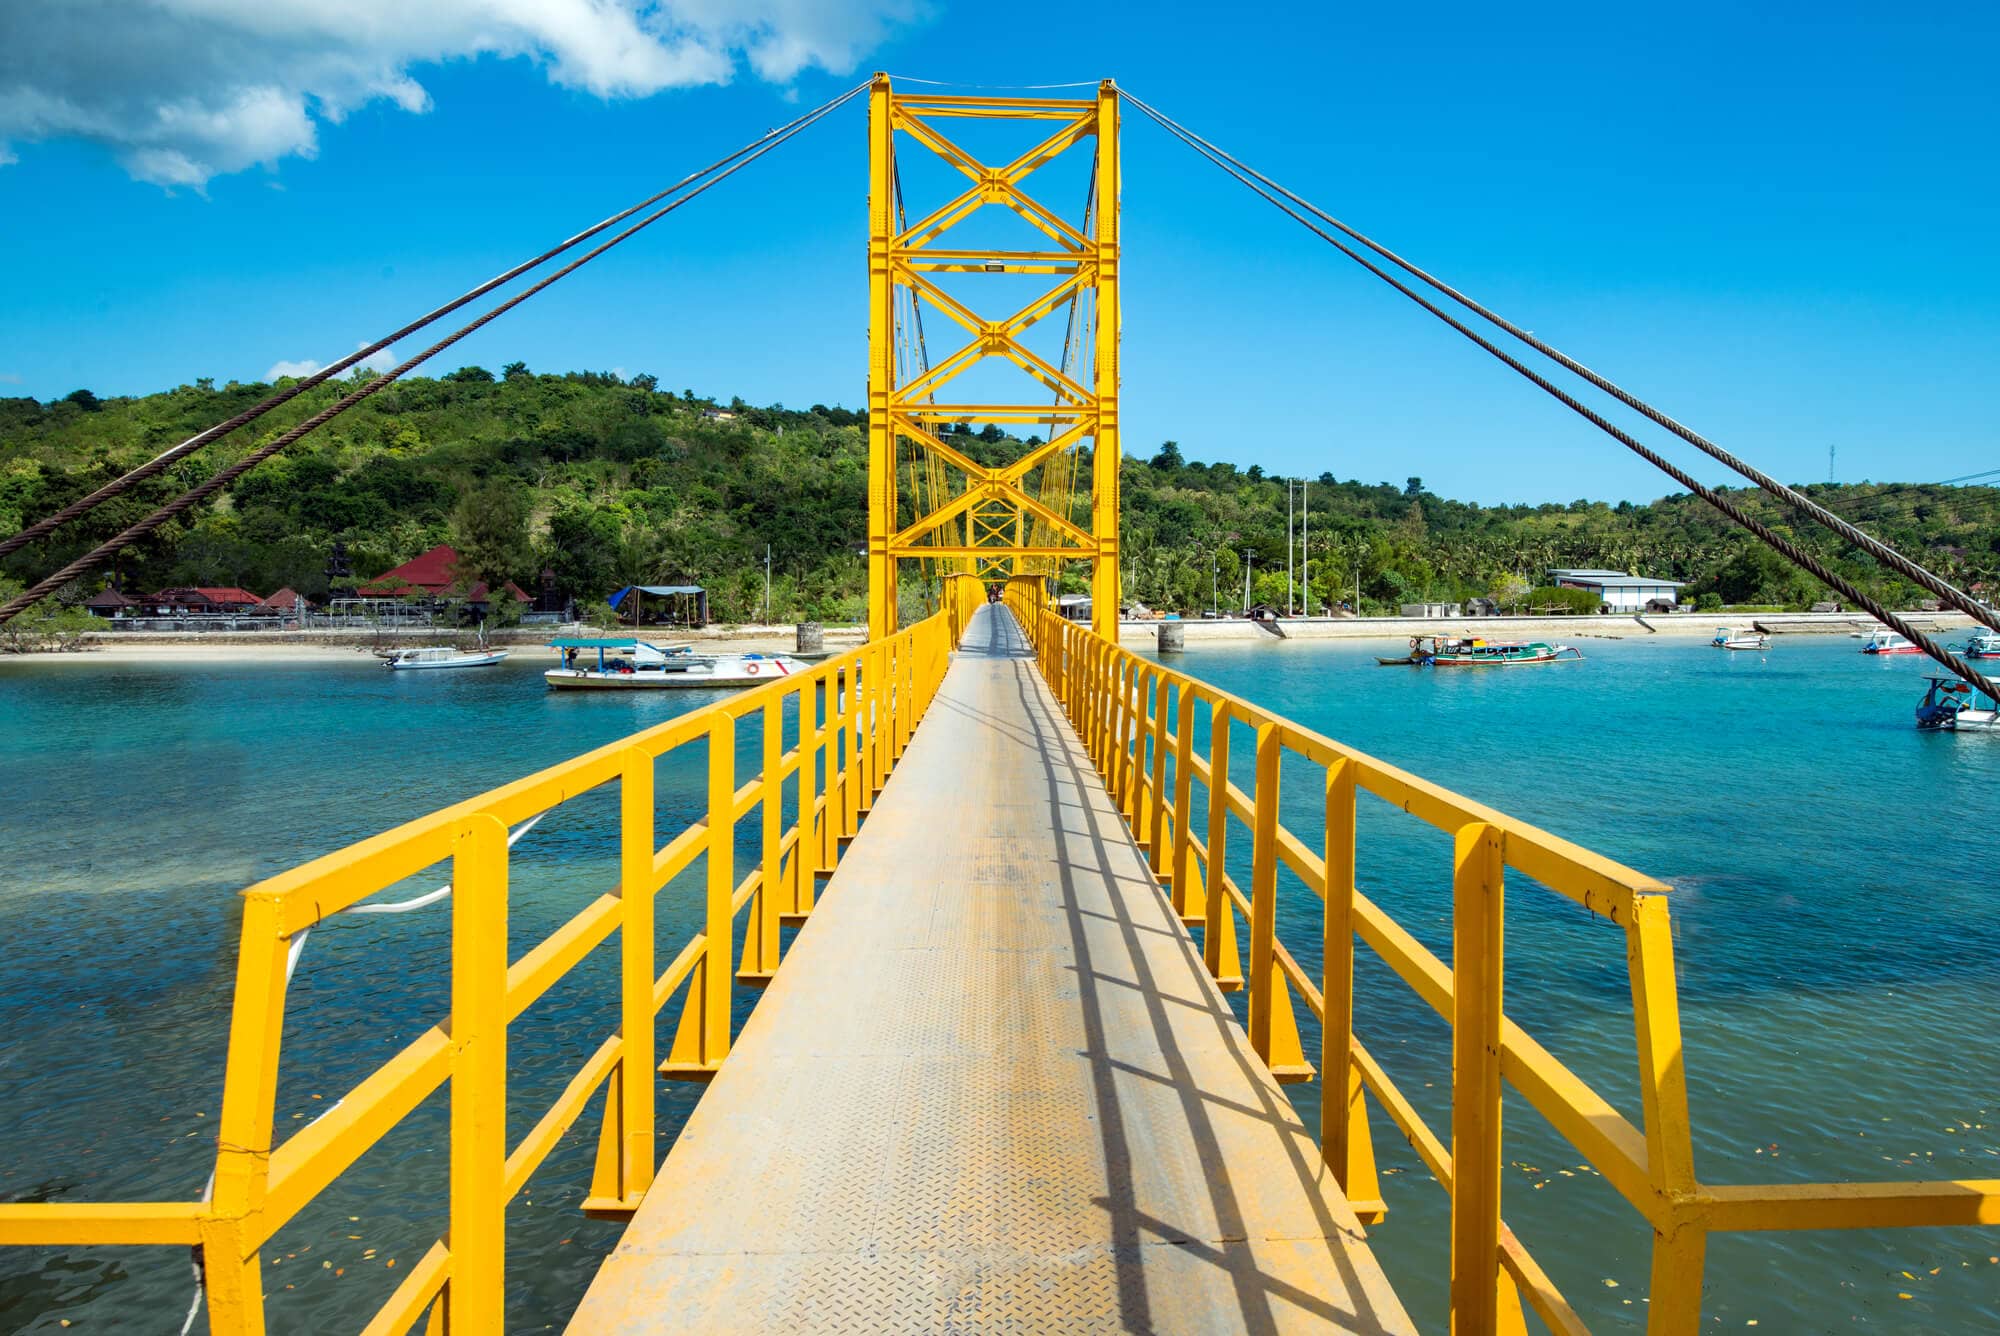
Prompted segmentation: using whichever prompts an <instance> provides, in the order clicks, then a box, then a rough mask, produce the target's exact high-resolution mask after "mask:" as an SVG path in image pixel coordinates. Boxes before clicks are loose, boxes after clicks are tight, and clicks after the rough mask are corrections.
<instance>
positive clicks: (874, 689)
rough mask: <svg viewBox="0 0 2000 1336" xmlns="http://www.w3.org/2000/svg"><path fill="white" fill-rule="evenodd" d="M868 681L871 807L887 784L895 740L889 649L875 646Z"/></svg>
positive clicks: (869, 790)
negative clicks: (870, 697)
mask: <svg viewBox="0 0 2000 1336" xmlns="http://www.w3.org/2000/svg"><path fill="white" fill-rule="evenodd" d="M869 681H870V684H871V690H870V691H869V695H871V696H872V697H874V703H873V707H872V708H871V709H870V710H869V712H868V757H869V766H868V770H869V776H868V794H869V806H871V807H872V806H874V799H875V796H876V795H878V794H880V793H881V792H882V786H883V785H884V784H886V783H888V782H889V762H890V761H891V760H892V759H893V758H892V756H891V754H890V750H889V749H890V745H891V744H892V742H893V741H894V739H895V726H894V724H892V723H891V722H890V717H889V710H890V703H889V645H888V643H887V642H884V643H883V644H880V645H877V646H876V647H875V650H874V658H873V663H872V667H871V668H870V677H869Z"/></svg>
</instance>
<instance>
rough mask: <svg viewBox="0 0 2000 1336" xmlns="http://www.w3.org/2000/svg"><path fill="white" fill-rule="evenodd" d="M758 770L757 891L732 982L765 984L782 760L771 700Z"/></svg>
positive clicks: (774, 928)
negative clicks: (761, 765)
mask: <svg viewBox="0 0 2000 1336" xmlns="http://www.w3.org/2000/svg"><path fill="white" fill-rule="evenodd" d="M763 729H764V732H763V738H762V742H763V752H764V757H763V765H764V768H763V771H762V773H761V774H759V775H758V779H757V811H758V816H759V817H760V818H761V820H760V821H759V823H758V825H759V831H760V834H761V836H762V840H761V843H760V845H759V848H760V850H761V857H760V859H759V865H758V874H759V879H758V882H757V890H756V893H755V895H754V896H753V897H752V898H751V903H750V922H749V923H748V924H747V925H746V926H745V927H744V929H743V964H742V968H740V969H739V970H737V972H736V980H737V982H738V983H748V984H767V983H769V982H770V981H771V978H772V976H773V975H774V974H776V973H777V970H778V914H779V911H780V906H779V904H778V896H779V894H780V891H779V873H781V872H782V871H783V870H784V869H783V867H782V866H781V864H780V862H779V857H778V849H779V840H780V839H781V838H783V834H784V815H785V813H784V806H785V802H784V798H785V786H784V782H783V781H782V780H781V779H780V778H779V775H778V770H779V768H780V767H781V766H782V765H783V764H784V757H785V698H784V696H783V694H778V695H774V696H772V697H771V699H770V700H768V701H766V702H765V703H764V720H763Z"/></svg>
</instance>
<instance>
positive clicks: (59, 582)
mask: <svg viewBox="0 0 2000 1336" xmlns="http://www.w3.org/2000/svg"><path fill="white" fill-rule="evenodd" d="M867 87H868V85H867V84H858V85H856V86H855V87H854V88H851V89H849V90H848V91H847V92H845V93H843V94H841V95H840V96H839V97H837V98H834V99H833V100H832V101H831V102H828V103H825V104H824V105H823V106H821V107H819V108H818V109H816V110H815V111H813V112H810V113H808V114H807V115H806V116H804V117H801V118H800V119H799V120H798V121H796V122H794V123H793V126H792V128H790V129H788V130H784V131H780V132H779V133H777V134H774V135H766V136H764V138H763V139H761V140H759V141H758V142H757V144H756V145H755V147H754V150H753V151H752V152H750V153H749V155H748V156H746V157H744V158H743V159H742V160H741V161H740V162H737V163H736V164H735V165H734V166H732V167H730V168H729V169H728V170H727V171H724V172H721V173H719V174H717V175H715V176H712V177H710V178H709V179H708V180H706V181H704V182H702V183H701V184H700V185H699V186H697V187H695V188H694V189H693V190H691V191H689V192H688V193H687V194H685V195H682V196H681V197H680V198H679V199H676V200H674V201H672V202H671V203H669V204H666V205H665V206H663V207H661V208H659V209H657V210H655V211H654V212H652V213H650V214H648V215H646V216H645V217H644V218H641V219H640V220H639V221H638V222H636V223H634V224H632V226H630V227H628V228H626V229H625V230H624V231H622V232H620V233H618V234H617V235H616V236H614V237H612V238H611V239H610V240H609V241H606V242H604V243H603V244H602V245H599V246H597V247H595V248H594V249H592V250H589V251H586V252H585V253H584V254H583V255H580V256H578V257H577V258H576V259H574V260H572V261H570V262H569V263H568V264H566V265H564V266H563V267H562V268H560V269H558V270H556V271H555V272H554V273H552V274H550V275H549V276H548V277H547V278H544V279H542V280H541V281H539V282H537V283H536V284H534V285H533V286H532V287H529V288H525V289H523V290H522V291H520V292H518V293H516V294H515V295H514V296H512V297H509V298H508V299H507V300H505V301H503V302H501V303H500V304H499V305H498V306H495V307H493V308H492V309H491V310H489V311H487V312H486V313H485V314H483V315H481V316H479V317H478V318H477V319H475V320H473V321H472V322H470V323H469V324H466V325H463V326H461V327H460V328H458V329H457V330H455V331H453V332H452V333H450V334H448V335H446V336H445V337H444V338H442V339H440V340H439V341H438V342H436V343H434V344H432V345H431V346H430V347H428V348H426V349H424V351H422V352H420V353H418V354H417V355H416V356H415V357H412V358H410V359H409V360H407V361H405V362H403V363H401V364H400V365H398V366H396V367H393V368H391V369H390V370H388V371H385V372H383V373H382V374H381V375H379V376H377V377H375V378H374V379H373V380H370V381H369V382H367V383H366V384H365V385H362V386H361V387H360V388H359V389H356V390H354V391H353V392H352V393H350V394H348V395H347V396H346V397H344V398H342V399H340V400H338V401H337V402H335V403H333V404H331V405H329V406H328V407H326V408H323V409H321V410H320V411H319V412H317V413H315V414H313V415H312V416H311V417H309V418H307V419H306V420H305V421H304V422H301V423H299V424H298V425H297V426H296V427H293V428H292V429H291V430H290V431H288V432H286V433H285V434H284V435H282V436H280V437H278V438H277V439H276V440H274V441H272V442H271V443H270V444H269V445H265V446H262V447H260V448H259V449H257V450H254V451H252V452H251V453H249V454H247V455H245V456H244V457H243V458H242V459H239V460H238V461H236V462H235V463H234V464H231V465H230V466H229V467H228V468H225V469H223V470H222V471H221V472H219V473H217V474H215V475H214V476H213V477H211V478H209V479H208V481H206V482H204V483H202V484H201V485H200V486H198V487H194V488H190V489H189V490H188V491H186V492H183V493H182V494H181V495H180V496H179V497H177V498H175V499H174V500H173V501H171V502H169V503H167V504H166V505H164V506H162V507H160V508H159V509H158V510H156V511H154V512H153V513H152V514H150V515H148V516H147V517H146V518H145V519H143V520H140V521H139V522H138V523H137V524H134V525H132V526H131V527H130V528H128V529H126V530H125V531H124V532H123V533H120V534H119V535H117V536H116V537H115V538H112V539H110V540H109V541H107V542H105V543H102V544H100V545H98V546H97V547H96V548H94V549H92V550H91V551H90V552H87V553H85V554H84V555H83V556H81V557H78V558H77V559H76V560H75V561H72V562H71V563H70V564H69V565H67V566H65V567H63V568H62V569H61V570H59V571H57V572H56V573H55V574H54V575H51V576H49V577H47V578H46V579H44V580H42V581H41V582H40V583H39V584H37V585H35V586H34V587H33V588H32V589H29V590H26V591H25V592H23V593H21V594H19V595H17V596H16V597H14V598H12V599H10V600H8V602H6V603H5V604H0V624H5V623H6V622H8V621H11V620H12V619H13V618H14V617H16V616H18V615H19V614H20V613H21V612H23V611H24V610H26V609H28V608H31V607H33V606H34V605H35V604H36V603H38V602H40V601H41V600H42V599H43V598H45V597H47V596H48V595H49V594H51V593H53V592H54V591H55V590H57V589H60V588H61V587H62V586H63V585H65V584H67V583H69V582H70V581H71V580H74V579H76V578H77V577H78V576H80V575H84V574H87V573H89V572H90V571H92V570H95V569H96V568H97V567H98V566H100V565H102V564H103V563H104V562H105V561H106V560H107V559H109V558H111V557H114V556H116V555H117V554H118V553H120V552H122V551H124V550H125V549H126V548H128V547H130V546H131V545H132V544H134V543H136V542H138V541H139V540H140V539H142V538H144V537H145V536H146V535H148V534H150V533H152V532H153V531H154V530H155V529H157V528H159V527H160V526H161V525H163V524H165V523H166V522H167V521H168V520H171V519H174V518H175V517H177V516H179V515H183V514H185V513H187V512H188V511H189V510H191V509H193V508H194V507H195V506H197V505H199V504H201V502H203V501H205V500H207V499H208V498H209V497H210V496H212V495H214V494H215V493H216V492H218V491H220V490H222V489H223V488H225V487H227V486H228V485H229V484H230V483H232V482H234V481H236V479H238V478H240V477H241V476H243V475H244V474H245V473H248V472H249V471H250V470H251V469H253V468H255V467H257V465H259V464H261V463H263V462H264V461H265V460H267V459H269V458H270V457H271V456H273V455H275V454H277V453H278V452H279V451H281V450H283V449H285V448H286V447H287V446H290V445H292V444H293V443H294V442H296V441H298V440H299V439H301V438H302V437H305V436H307V435H309V434H311V433H312V432H313V431H315V430H317V429H318V428H320V427H322V426H324V425H326V424H327V423H328V422H330V421H332V420H333V419H334V418H336V417H338V416H339V415H340V414H342V413H344V412H346V411H347V410H348V409H350V408H352V407H353V406H354V405H356V404H358V403H360V402H361V401H362V400H363V399H366V398H368V397H370V396H371V395H374V394H376V393H379V392H380V391H382V390H385V389H387V388H388V387H389V386H390V385H392V384H394V383H395V382H396V381H398V380H400V379H401V378H402V377H403V376H405V375H407V374H408V373H409V372H410V371H411V370H412V369H413V368H415V367H417V366H420V365H422V364H423V363H424V362H427V361H429V360H430V359H431V358H432V357H435V356H436V355H437V354H439V353H441V352H443V351H444V350H445V349H446V348H449V347H451V345H453V344H454V343H457V342H458V341H459V340H460V339H462V338H464V337H465V336H466V335H468V334H471V333H473V332H474V331H475V330H478V329H480V328H482V327H483V326H485V325H486V324H487V323H488V322H490V321H492V320H494V319H496V318H497V317H499V316H501V315H504V314H505V313H507V312H508V311H511V310H513V309H514V308H515V307H516V306H519V305H520V304H521V303H522V302H524V301H526V300H528V298H530V297H532V296H534V295H535V294H536V293H538V292H540V291H541V290H542V289H543V288H546V287H548V286H549V285H550V284H552V283H555V282H557V281H558V280H560V279H563V278H566V277H568V276H569V275H570V274H573V273H575V272H576V271H577V270H578V269H581V268H582V267H583V266H584V265H586V264H589V263H590V262H591V261H592V260H594V259H596V258H597V257H598V256H600V255H602V254H604V252H606V251H608V250H610V249H611V248H612V247H613V246H616V245H617V244H618V243H619V242H621V241H624V240H626V239H627V238H628V237H631V236H634V235H636V234H637V233H639V232H641V231H643V230H644V229H645V228H647V227H650V226H651V225H652V224H654V223H656V222H658V221H659V220H660V219H662V218H664V217H666V216H667V215H668V214H670V213H672V212H673V211H674V210H675V209H678V208H680V207H681V206H682V205H683V204H686V203H687V202H688V201H690V200H693V199H696V198H698V197H699V196H700V195H701V194H702V193H703V192H705V191H707V190H709V189H710V188H711V187H713V186H716V185H719V184H721V183H722V182H723V181H726V180H728V179H729V178H730V177H731V176H734V175H735V174H736V173H737V172H740V171H742V170H743V169H744V168H745V167H748V166H749V165H750V164H751V163H753V162H755V161H756V160H757V159H759V158H761V157H763V156H764V155H765V154H766V153H769V152H770V151H771V150H772V149H774V148H777V147H778V146H779V145H780V144H783V143H784V142H786V141H787V140H789V139H791V138H793V137H794V136H796V135H798V134H799V133H801V132H802V131H804V130H805V129H806V128H807V127H808V126H810V125H812V124H815V123H816V122H817V121H818V120H820V119H822V118H824V117H825V116H827V115H829V114H830V113H832V112H833V110H834V109H835V108H837V107H839V106H840V105H841V104H842V103H844V102H846V101H848V100H849V99H850V98H853V97H855V96H856V95H857V94H859V93H861V92H862V91H863V90H865V89H866V88H867Z"/></svg>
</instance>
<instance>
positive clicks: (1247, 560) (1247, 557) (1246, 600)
mask: <svg viewBox="0 0 2000 1336" xmlns="http://www.w3.org/2000/svg"><path fill="white" fill-rule="evenodd" d="M1256 559H1257V558H1256V554H1255V553H1253V552H1251V550H1250V549H1249V548H1247V547H1246V548H1244V549H1243V615H1244V616H1245V617H1248V616H1249V615H1250V566H1251V563H1252V562H1254V561H1255V560H1256Z"/></svg>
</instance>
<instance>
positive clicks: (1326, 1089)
mask: <svg viewBox="0 0 2000 1336" xmlns="http://www.w3.org/2000/svg"><path fill="white" fill-rule="evenodd" d="M1354 770H1355V766H1354V762H1352V761H1350V760H1348V759H1347V758H1346V757H1344V756H1343V757H1339V758H1336V759H1335V760H1334V761H1332V762H1331V763H1330V764H1329V765H1328V766H1327V768H1326V905H1325V923H1324V928H1323V933H1322V936H1323V941H1324V950H1325V968H1324V970H1323V972H1322V975H1321V980H1320V987H1321V994H1320V995H1321V997H1322V999H1323V1007H1324V1015H1323V1016H1322V1017H1321V1024H1320V1046H1319V1066H1320V1104H1319V1144H1320V1157H1321V1158H1322V1159H1324V1160H1325V1161H1326V1163H1327V1164H1328V1165H1329V1166H1330V1167H1331V1168H1332V1169H1333V1177H1334V1181H1335V1182H1337V1183H1339V1184H1340V1186H1341V1190H1342V1191H1344V1192H1346V1193H1347V1198H1348V1201H1349V1203H1350V1204H1351V1205H1353V1207H1354V1213H1355V1214H1356V1215H1357V1216H1359V1217H1360V1219H1361V1222H1362V1223H1363V1224H1366V1225H1372V1224H1375V1223H1376V1222H1378V1221H1380V1220H1381V1219H1383V1217H1385V1216H1386V1215H1387V1214H1388V1209H1387V1206H1386V1204H1385V1203H1384V1202H1383V1201H1382V1187H1381V1180H1380V1179H1379V1178H1378V1177H1377V1176H1376V1172H1375V1143H1374V1139H1373V1138H1372V1137H1371V1136H1370V1135H1369V1131H1368V1095H1367V1091H1366V1090H1365V1088H1364V1087H1363V1086H1362V1083H1361V1073H1360V1070H1359V1069H1358V1068H1356V1066H1355V1065H1354V798H1355V785H1354Z"/></svg>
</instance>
